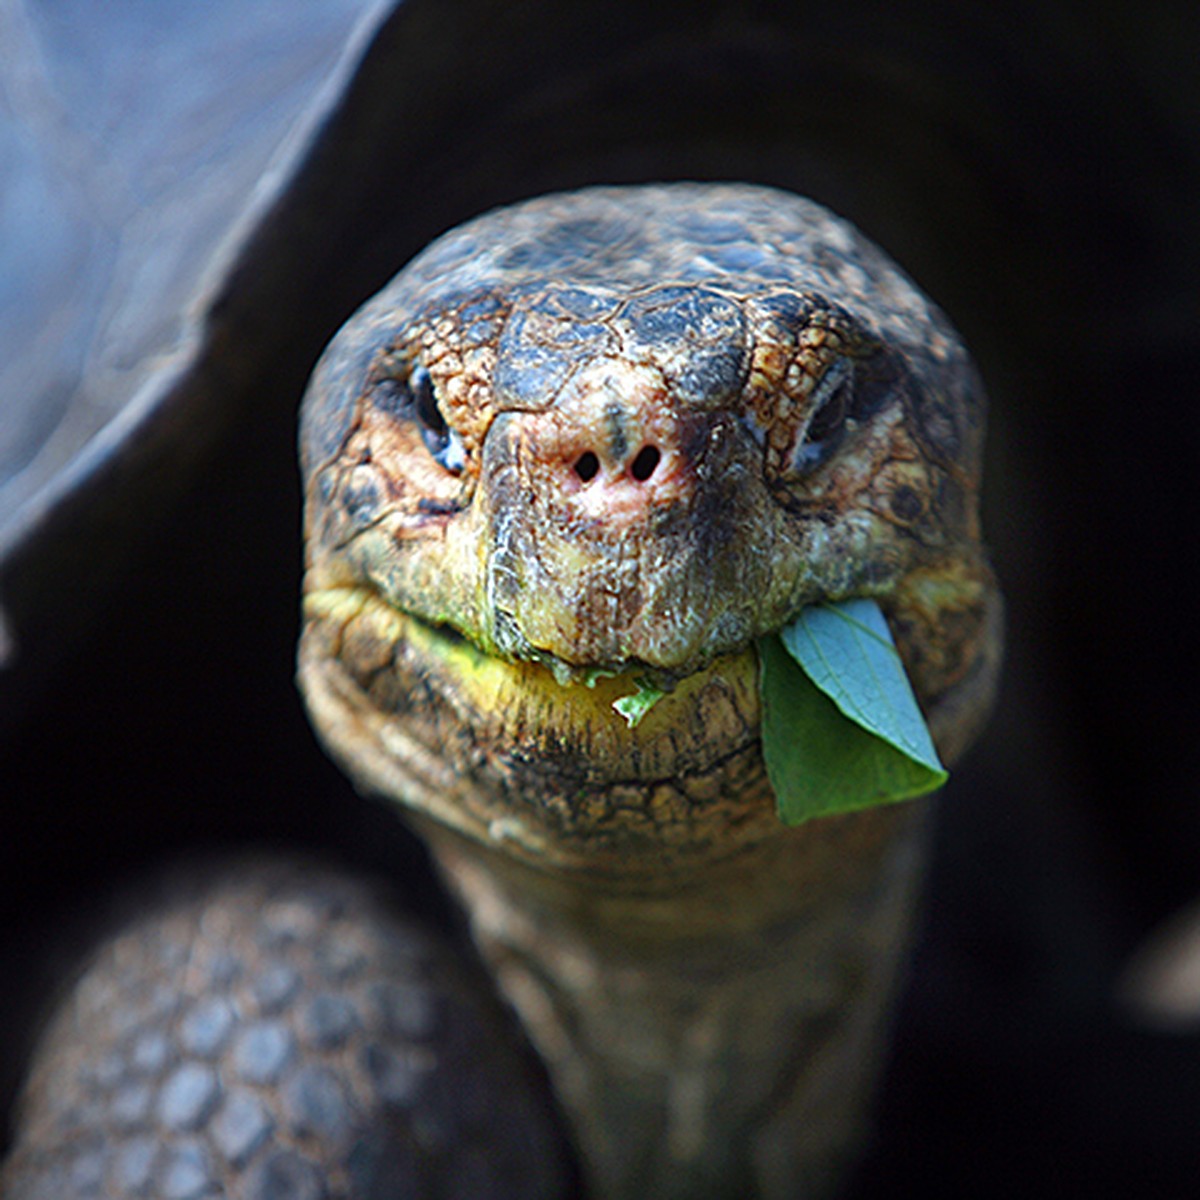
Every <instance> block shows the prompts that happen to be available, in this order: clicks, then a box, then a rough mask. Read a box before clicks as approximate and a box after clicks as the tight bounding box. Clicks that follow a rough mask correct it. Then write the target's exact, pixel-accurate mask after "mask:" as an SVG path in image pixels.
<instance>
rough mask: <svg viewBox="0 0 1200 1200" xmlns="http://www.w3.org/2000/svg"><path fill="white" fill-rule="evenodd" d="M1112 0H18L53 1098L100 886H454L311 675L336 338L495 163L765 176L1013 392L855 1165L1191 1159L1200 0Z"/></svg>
mask: <svg viewBox="0 0 1200 1200" xmlns="http://www.w3.org/2000/svg"><path fill="white" fill-rule="evenodd" d="M1101 7H1102V9H1103V11H1097V7H1096V6H1094V5H1090V4H1086V3H1083V2H1082V0H1080V2H1078V3H1073V2H1071V0H1056V2H1054V3H1049V4H1045V3H1043V4H1033V3H1029V4H1025V3H1020V2H1018V0H1004V2H1002V3H999V4H997V5H993V6H988V7H987V8H984V7H982V6H981V7H978V8H974V7H972V8H969V9H967V8H963V7H962V6H958V5H953V4H949V3H945V4H942V3H939V2H937V0H924V2H923V3H920V4H916V5H912V6H892V7H889V6H883V5H874V4H869V3H863V2H858V0H856V2H854V3H850V4H845V5H841V6H837V7H836V8H829V7H827V6H820V7H818V6H815V5H810V4H806V3H802V4H797V5H790V6H782V5H781V6H775V5H769V4H732V3H730V4H720V3H708V4H702V5H684V4H673V3H667V4H661V5H656V6H653V7H649V6H636V7H633V8H630V9H625V8H624V7H623V6H621V5H619V4H616V5H613V4H609V5H600V4H589V3H583V4H576V5H572V6H551V5H542V4H537V3H527V4H499V3H489V2H484V0H476V2H470V0H456V2H455V3H445V2H443V3H440V4H439V3H433V2H432V0H411V2H410V3H408V4H406V5H402V6H400V7H399V8H397V9H396V10H395V11H392V8H393V6H392V5H389V4H382V3H378V4H367V3H362V4H352V3H348V2H345V0H344V2H342V3H333V2H322V0H306V2H305V3H302V4H301V3H295V4H273V3H269V2H268V0H256V2H255V3H252V4H246V3H237V4H234V3H233V0H228V2H227V3H216V4H206V5H199V4H195V5H193V4H182V3H180V4H163V3H152V2H151V0H141V2H140V3H137V2H134V0H122V2H121V3H115V4H110V5H105V6H103V7H102V8H101V7H98V6H94V5H89V4H86V3H84V2H83V0H63V2H60V3H55V4H49V3H45V4H40V3H37V2H35V0H27V2H26V3H20V2H19V0H10V3H8V4H7V5H5V6H3V7H2V8H0V314H2V319H0V477H3V482H0V554H3V556H4V558H3V562H2V563H0V600H2V601H3V604H4V607H5V611H6V615H7V626H6V627H7V632H8V637H9V638H11V640H12V642H13V644H14V645H15V653H13V654H12V656H11V657H12V665H11V667H10V669H9V670H8V671H7V672H6V673H5V674H4V675H2V676H0V798H2V800H3V804H2V805H0V979H2V980H4V981H5V987H4V988H3V989H0V1028H2V1029H4V1030H5V1035H4V1039H3V1049H2V1050H0V1093H2V1094H0V1099H2V1100H3V1102H4V1103H5V1105H7V1103H8V1100H9V1098H10V1097H11V1093H12V1089H13V1088H14V1087H15V1086H16V1080H17V1076H18V1072H19V1062H20V1056H21V1053H22V1049H21V1047H22V1045H23V1042H24V1039H25V1038H26V1037H27V1036H28V1030H29V1028H30V1026H31V1022H32V1019H33V1018H32V1014H33V1013H34V1011H35V1010H36V1007H37V1005H38V1004H40V1003H41V1002H42V1001H43V1000H44V998H45V996H46V994H47V993H48V990H49V989H51V988H52V987H53V984H54V981H55V980H56V979H61V978H62V977H63V975H64V973H65V972H66V971H67V969H68V968H67V966H66V962H67V959H66V957H65V955H66V953H67V948H68V947H67V946H66V945H65V944H64V946H63V948H62V949H61V950H60V949H59V948H58V947H59V942H58V941H56V933H57V931H60V930H62V929H63V928H70V927H71V924H72V921H74V920H77V919H78V916H79V914H80V913H81V912H82V913H86V912H88V911H89V910H91V909H93V908H94V907H95V901H94V899H93V898H94V897H97V896H100V895H103V894H104V893H105V890H106V889H110V888H111V887H112V886H113V885H114V884H116V883H118V882H119V881H121V880H123V879H126V878H129V877H130V876H131V875H132V874H134V873H135V872H136V871H137V870H138V869H139V868H141V867H143V866H146V865H149V864H152V863H156V862H159V861H162V860H163V859H164V858H167V857H169V856H170V854H172V853H176V852H179V851H181V850H185V849H191V848H196V847H213V846H222V845H230V844H240V843H242V842H245V841H246V840H256V841H260V842H270V843H291V844H303V845H308V846H314V845H315V846H319V847H323V848H325V849H326V850H328V851H330V852H331V853H333V854H335V855H337V856H340V857H344V858H348V859H350V860H352V861H356V862H361V863H362V864H364V865H365V866H367V867H371V868H376V869H379V870H382V871H385V872H387V873H389V874H392V875H394V876H395V875H399V876H401V877H402V879H403V880H404V881H405V882H406V885H407V887H408V890H409V891H410V892H411V894H412V896H413V902H414V903H415V904H417V905H418V906H421V907H424V908H425V909H426V910H427V911H429V912H431V913H433V914H434V915H437V914H438V913H439V912H440V908H439V902H438V901H437V899H436V898H434V897H431V895H430V892H429V878H428V875H427V873H426V868H425V866H424V862H423V857H422V855H421V853H420V851H419V850H418V849H417V848H416V847H415V846H414V844H413V843H412V842H411V840H410V839H409V838H408V837H407V835H406V834H405V833H404V832H403V831H402V830H401V829H400V828H399V827H398V823H397V822H396V821H395V820H394V819H393V817H392V816H391V814H390V813H388V812H386V811H384V810H382V809H381V808H378V807H376V806H374V805H369V804H364V803H361V802H359V801H358V800H357V799H356V798H355V797H354V795H353V793H352V792H351V791H350V789H349V787H348V786H347V785H346V784H345V783H344V782H343V781H342V780H341V778H340V777H339V776H338V774H337V773H336V771H335V770H334V769H333V768H332V766H330V765H329V764H328V763H327V762H326V760H325V759H324V758H323V757H322V755H321V753H320V752H319V750H318V749H317V747H316V745H315V743H314V741H313V739H312V737H311V735H310V734H309V732H308V729H307V725H306V722H305V720H304V717H303V714H302V712H301V710H300V706H299V702H298V700H297V697H296V695H295V693H294V689H293V687H292V655H293V646H294V638H295V634H296V627H297V615H296V609H297V599H296V598H297V595H298V579H299V571H300V544H299V492H298V482H297V476H296V469H295V466H294V436H295V434H294V412H295V407H296V404H297V402H298V399H299V396H300V394H301V392H302V390H303V386H304V381H305V378H306V376H307V373H308V371H309V369H310V368H311V366H312V363H313V362H314V360H315V358H316V356H317V354H318V353H319V352H320V349H321V347H322V345H323V344H324V341H325V340H326V339H327V338H328V337H329V336H330V335H331V334H332V332H333V331H334V329H335V328H336V327H337V325H338V324H339V323H340V322H341V321H342V320H343V319H344V318H345V316H346V315H348V313H349V312H350V311H352V310H353V308H354V307H355V306H356V305H357V304H358V303H359V302H361V300H363V299H365V298H366V297H367V296H368V295H370V294H371V293H372V292H373V291H374V290H375V289H376V288H377V287H378V286H380V285H381V284H382V283H383V282H385V281H386V280H387V279H388V278H389V277H390V276H391V275H392V274H393V273H394V272H395V270H396V269H397V268H398V267H399V266H400V265H402V263H403V262H404V261H405V260H406V259H407V258H408V257H409V256H410V255H411V254H413V253H414V252H415V251H416V250H418V249H419V248H420V247H421V246H422V245H424V244H425V243H426V242H427V241H428V240H429V239H430V238H431V237H433V236H434V235H436V234H437V233H439V232H441V231H442V230H443V229H445V228H447V227H448V226H450V225H453V224H455V223H456V222H458V221H459V220H461V219H464V218H466V217H468V216H470V215H472V214H474V213H476V212H478V211H480V210H481V209H484V208H487V207H490V206H492V205H495V204H497V203H502V202H504V201H507V200H511V199H515V198H518V197H521V196H526V195H532V194H536V193H538V192H541V191H546V190H549V189H553V188H561V187H570V186H576V185H579V184H584V183H591V182H624V181H642V180H651V179H669V178H706V179H723V178H744V179H750V180H755V181H759V182H764V183H772V184H777V185H780V186H784V187H789V188H792V189H793V190H796V191H799V192H802V193H804V194H807V195H811V196H813V197H814V198H815V199H817V200H820V201H822V202H823V203H826V204H828V205H830V206H831V207H833V208H834V209H835V210H837V211H838V212H840V213H842V214H843V215H846V216H848V217H850V218H851V219H852V220H854V221H855V222H856V223H857V224H859V225H860V227H861V228H862V229H863V230H864V231H865V232H866V233H867V234H868V235H869V236H871V237H872V238H874V239H875V240H876V241H878V242H880V243H881V244H882V245H883V246H884V247H885V248H886V249H888V250H889V252H890V253H892V254H893V255H894V256H895V257H896V259H897V260H898V261H899V262H900V263H901V264H902V265H903V266H904V267H905V268H906V269H907V270H908V271H909V272H910V273H911V274H912V275H914V276H915V278H916V279H917V280H918V282H919V283H920V284H921V286H922V287H923V288H924V289H925V290H926V291H928V292H929V293H930V294H931V295H932V296H933V297H934V298H935V299H936V300H937V301H938V302H939V303H940V304H941V305H942V307H943V308H945V309H946V310H947V312H948V313H949V314H950V316H951V317H952V319H953V320H954V322H955V323H956V324H957V325H958V326H959V328H960V330H961V331H962V332H963V334H964V336H965V337H966V340H967V342H968V344H969V345H970V346H971V347H972V349H973V351H974V353H975V355H976V357H977V359H978V361H979V364H980V367H981V369H982V372H983V375H984V378H985V380H986V381H987V383H988V387H989V391H990V394H991V398H992V416H991V424H990V441H989V450H988V470H987V484H986V497H985V521H986V528H987V530H988V535H989V540H990V542H991V545H992V547H993V551H994V556H995V561H996V565H997V569H998V571H999V574H1000V576H1001V579H1002V582H1003V584H1004V586H1005V590H1006V594H1007V597H1008V602H1009V647H1010V649H1009V658H1008V669H1007V673H1006V677H1005V684H1004V689H1003V692H1002V695H1001V698H1000V705H999V708H998V711H997V714H996V717H995V718H994V720H993V723H992V725H991V727H990V729H989V731H988V733H987V735H986V736H985V738H984V740H983V741H982V743H981V744H980V745H979V746H978V747H977V749H976V750H975V751H974V752H973V753H972V755H971V756H970V758H969V759H968V761H967V762H966V763H965V764H964V765H963V766H962V768H961V769H960V770H958V771H957V772H956V773H955V775H954V777H953V779H952V781H951V784H950V786H949V787H948V788H947V790H946V793H945V795H944V797H943V799H942V801H941V802H940V820H939V825H938V830H937V835H936V839H935V847H934V850H935V854H934V864H933V872H932V877H931V881H930V886H929V889H928V895H927V902H926V907H925V915H924V919H923V924H922V930H921V935H920V939H919V942H918V946H917V950H916V954H915V957H914V963H913V968H912V970H911V972H910V976H909V981H908V987H907V990H906V993H905V995H904V998H903V1000H902V1003H901V1005H900V1009H899V1012H898V1016H897V1023H896V1034H895V1041H894V1045H893V1049H892V1054H891V1060H890V1064H889V1068H888V1072H887V1076H886V1079H885V1083H884V1088H883V1092H882V1095H881V1099H880V1107H879V1121H878V1134H877V1138H876V1141H875V1143H874V1144H873V1146H872V1147H871V1149H870V1152H869V1153H868V1155H867V1157H866V1159H865V1161H864V1163H863V1165H862V1167H861V1170H860V1172H859V1176H858V1178H857V1180H856V1181H855V1182H854V1183H853V1184H852V1186H851V1189H850V1190H851V1194H852V1195H853V1196H854V1197H855V1198H856V1200H867V1198H868V1197H876V1196H878V1197H882V1196H888V1197H897V1196H907V1195H913V1196H917V1195H920V1196H922V1197H928V1196H929V1195H931V1194H932V1195H941V1194H945V1195H958V1194H964V1193H965V1194H970V1195H973V1196H993V1195H994V1196H997V1197H999V1196H1002V1195H1004V1196H1007V1195H1008V1194H1009V1193H1010V1192H1011V1191H1013V1190H1014V1189H1016V1188H1019V1189H1020V1190H1021V1192H1022V1194H1025V1195H1034V1196H1047V1197H1048V1196H1061V1195H1069V1194H1081V1193H1083V1192H1085V1191H1086V1192H1088V1193H1089V1194H1095V1195H1101V1194H1108V1193H1110V1192H1112V1193H1121V1194H1124V1193H1126V1192H1128V1190H1129V1189H1130V1188H1131V1187H1133V1186H1138V1187H1140V1188H1143V1189H1146V1190H1149V1191H1152V1192H1153V1193H1154V1194H1156V1195H1158V1196H1184V1195H1189V1194H1191V1192H1192V1190H1193V1189H1194V1185H1193V1182H1192V1181H1193V1180H1194V1178H1195V1171H1196V1168H1197V1166H1200V1151H1198V1150H1197V1148H1196V1137H1195V1128H1196V1116H1195V1114H1196V1113H1197V1112H1198V1111H1200V1039H1198V1038H1197V1037H1196V1036H1193V1035H1191V1034H1189V1033H1187V1032H1186V1031H1185V1032H1171V1033H1166V1032H1160V1031H1156V1030H1154V1029H1152V1028H1150V1027H1149V1026H1147V1025H1146V1024H1145V1023H1144V1022H1143V1021H1141V1020H1140V1019H1139V1018H1138V1016H1137V1014H1135V1013H1132V1012H1130V1011H1129V1010H1128V1009H1126V1008H1123V1007H1122V1006H1121V1005H1120V1004H1118V1003H1117V1001H1116V999H1115V996H1114V986H1115V983H1116V980H1117V978H1118V976H1119V972H1120V971H1121V969H1122V968H1123V966H1124V964H1125V963H1126V961H1127V960H1128V957H1129V955H1130V954H1131V953H1132V952H1133V951H1134V949H1135V948H1136V947H1137V946H1138V945H1139V944H1140V943H1141V941H1142V939H1144V938H1145V937H1146V936H1147V935H1148V933H1149V932H1150V931H1151V930H1153V929H1154V928H1155V927H1156V926H1157V925H1158V923H1159V922H1161V921H1162V920H1164V919H1166V918H1167V917H1168V916H1170V915H1171V914H1172V913H1174V912H1175V911H1176V910H1177V909H1178V908H1179V907H1181V906H1182V905H1184V904H1186V903H1187V902H1188V901H1189V900H1191V899H1192V898H1194V897H1195V896H1196V895H1197V894H1200V866H1198V864H1200V808H1198V806H1197V805H1196V803H1195V794H1196V785H1195V782H1194V780H1193V777H1192V767H1191V761H1190V760H1191V757H1192V753H1193V745H1194V741H1195V733H1194V728H1195V720H1196V713H1197V707H1198V706H1197V699H1198V697H1197V690H1198V685H1197V677H1198V675H1197V667H1198V666H1200V662H1198V659H1200V655H1198V653H1197V650H1198V642H1197V634H1196V631H1195V622H1194V621H1193V620H1192V619H1191V614H1190V608H1191V605H1190V598H1191V595H1192V589H1191V583H1192V575H1193V573H1194V568H1193V561H1192V560H1193V556H1194V551H1193V534H1192V530H1193V527H1194V526H1193V517H1194V506H1195V500H1194V497H1195V475H1196V468H1195V464H1196V462H1197V454H1198V451H1200V445H1198V443H1200V428H1198V418H1197V415H1196V406H1195V400H1194V391H1195V382H1194V381H1195V380H1196V378H1197V377H1198V373H1200V320H1198V318H1200V312H1198V307H1200V306H1198V305H1197V296H1196V287H1195V280H1196V277H1197V270H1198V269H1200V245H1198V243H1200V230H1198V227H1197V222H1196V220H1195V213H1196V211H1197V200H1198V199H1200V189H1198V188H1197V182H1198V179H1200V132H1198V131H1200V86H1197V81H1196V73H1195V65H1194V64H1195V61H1196V54H1197V52H1198V51H1200V16H1198V15H1197V13H1196V11H1195V10H1194V9H1193V8H1191V7H1189V6H1185V5H1183V4H1178V5H1170V4H1163V3H1159V4H1154V5H1150V6H1141V7H1139V6H1135V5H1133V4H1132V3H1124V4H1112V5H1108V6H1101ZM231 235H232V240H230V236H231ZM139 389H140V390H139ZM131 397H134V398H135V400H134V402H133V403H131V402H130V398H131ZM118 414H119V416H118ZM114 418H116V419H117V424H116V425H113V424H112V423H111V422H112V421H113V420H114ZM114 446H119V447H123V449H121V450H120V451H119V452H116V451H114V450H113V447H114ZM64 480H65V481H66V482H65V483H64V482H63V481H64ZM55 481H58V482H55Z"/></svg>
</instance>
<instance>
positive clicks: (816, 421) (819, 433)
mask: <svg viewBox="0 0 1200 1200" xmlns="http://www.w3.org/2000/svg"><path fill="white" fill-rule="evenodd" d="M849 399H850V372H849V371H847V372H846V374H845V375H844V376H843V377H842V378H841V379H840V380H838V381H837V382H836V383H835V384H834V387H833V391H832V393H831V394H830V395H828V396H826V397H825V401H824V403H823V404H822V405H821V407H820V408H819V409H817V411H816V413H815V414H814V415H813V419H812V420H811V421H810V422H809V423H808V430H807V431H806V433H805V435H804V436H805V438H806V440H807V441H808V442H810V443H816V442H824V441H826V440H828V439H829V438H830V437H832V436H833V435H834V434H835V433H837V431H838V430H839V429H841V427H842V425H843V423H844V422H845V420H846V409H847V407H848V406H849Z"/></svg>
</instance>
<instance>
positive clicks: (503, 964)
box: [422, 805, 924, 1200]
mask: <svg viewBox="0 0 1200 1200" xmlns="http://www.w3.org/2000/svg"><path fill="white" fill-rule="evenodd" d="M923 808H924V805H905V806H900V807H896V808H892V809H876V810H873V811H870V812H866V813H860V814H854V815H851V816H846V817H839V818H832V819H828V820H824V821H818V822H814V823H812V824H810V825H807V826H804V827H802V828H801V829H797V830H788V831H783V832H784V836H781V837H780V838H778V839H775V840H773V841H771V842H770V843H765V844H761V845H759V846H756V847H754V848H753V849H752V850H749V851H747V853H746V854H745V855H743V856H741V857H740V858H739V859H737V860H734V861H731V862H730V863H728V864H722V865H721V866H719V867H717V868H714V869H713V870H712V871H711V872H709V873H708V874H707V876H705V877H698V878H696V879H694V880H693V881H691V883H690V884H688V885H687V886H685V887H683V888H681V889H680V891H678V892H677V893H676V894H675V895H674V896H670V897H667V896H663V895H661V894H652V895H647V896H643V897H638V896H636V895H632V894H630V892H629V891H628V890H627V889H621V890H619V891H618V890H613V889H612V888H610V887H606V886H603V885H600V886H595V885H589V884H588V883H586V882H585V881H583V880H581V879H580V878H579V877H565V876H563V875H559V874H553V873H550V872H545V871H540V870H538V869H536V868H533V867H530V866H528V865H526V864H524V863H521V862H518V861H514V860H512V859H510V858H507V857H506V856H504V855H502V854H499V853H497V852H496V851H495V850H493V849H491V848H489V847H487V846H485V845H481V844H479V843H477V842H474V841H472V840H469V839H467V838H464V837H461V836H460V835H457V834H455V833H453V832H451V831H448V830H446V829H445V828H444V827H440V826H433V825H429V826H427V827H425V828H424V830H423V832H424V833H425V834H426V836H427V837H428V839H429V841H430V844H431V846H432V849H433V851H434V854H435V857H436V858H437V860H438V862H439V864H440V866H441V869H442V870H443V872H444V873H445V875H446V877H447V878H448V880H449V882H450V885H451V886H452V888H453V889H454V891H455V892H456V894H457V895H458V896H459V897H460V899H461V900H462V902H463V904H464V906H465V908H466V910H467V913H468V915H469V919H470V922H471V926H472V931H473V934H474V936H475V939H476V941H477V943H478V945H479V947H480V949H481V951H482V953H483V955H484V957H485V959H486V960H487V961H488V963H489V965H490V966H491V968H492V970H493V971H494V972H495V975H496V978H497V979H498V981H499V984H500V987H501V989H502V991H503V992H504V994H505V995H506V997H507V999H508V1000H509V1002H510V1003H512V1005H513V1006H514V1008H516V1010H517V1012H518V1014H519V1015H520V1017H521V1018H522V1020H523V1022H524V1024H525V1026H526V1028H527V1029H528V1031H529V1034H530V1037H531V1039H532V1040H533V1042H534V1044H535V1046H536V1048H537V1049H538V1051H539V1052H540V1054H541V1055H542V1057H543V1059H544V1060H545V1062H546V1064H547V1066H548V1068H549V1071H550V1075H551V1078H552V1080H553V1082H554V1085H555V1088H556V1090H557V1092H558V1095H559V1099H560V1101H561V1103H562V1105H563V1108H564V1109H565V1111H566V1113H567V1115H568V1119H569V1121H570V1123H571V1125H572V1127H573V1129H574V1132H575V1136H576V1139H577V1143H578V1146H579V1148H580V1151H581V1154H582V1156H583V1160H584V1169H585V1173H586V1174H587V1176H588V1178H589V1180H590V1183H591V1187H592V1189H593V1194H594V1195H596V1196H597V1197H600V1198H604V1200H607V1198H617V1200H624V1198H626V1197H629V1198H632V1197H635V1196H636V1197H641V1196H644V1195H648V1194H652V1195H656V1196H664V1197H703V1196H709V1195H711V1196H718V1195H739V1196H760V1197H780V1198H782V1197H784V1196H787V1197H794V1196H795V1195H797V1192H796V1181H797V1180H799V1179H803V1180H807V1181H810V1184H811V1186H810V1188H809V1190H806V1191H804V1192H803V1193H802V1194H803V1195H804V1196H806V1197H807V1196H810V1195H811V1196H819V1195H823V1194H825V1192H826V1191H827V1190H828V1189H829V1188H832V1186H833V1185H834V1183H835V1182H836V1178H837V1175H838V1168H839V1164H840V1162H841V1160H842V1158H843V1157H844V1156H845V1155H846V1154H847V1153H848V1152H849V1151H850V1150H851V1149H852V1148H853V1145H854V1142H855V1140H856V1136H857V1133H858V1131H859V1129H860V1126H861V1122H862V1117H863V1113H864V1108H865V1104H866V1101H867V1099H868V1097H869V1094H870V1085H871V1083H872V1081H873V1078H874V1075H875V1073H876V1068H877V1065H878V1064H877V1057H878V1056H877V1053H876V1051H877V1049H878V1045H879V1041H880V1034H881V1031H882V1027H883V1024H884V1019H885V1016H886V1013H887V1009H888V1001H889V999H890V996H891V994H892V991H893V985H894V980H895V977H896V973H897V965H898V963H899V961H900V958H901V956H902V953H903V951H904V948H905V946H906V944H907V933H908V929H909V927H910V924H911V921H910V917H911V913H912V908H913V897H914V895H915V892H916V883H917V880H918V877H919V874H920V864H921V857H922V856H921V854H920V852H919V851H920V845H919V843H920V840H921V837H920V829H921V827H922V825H923V821H922V820H921V812H922V810H923ZM422 824H423V825H424V823H422Z"/></svg>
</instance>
